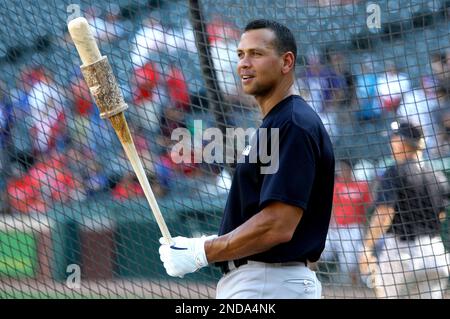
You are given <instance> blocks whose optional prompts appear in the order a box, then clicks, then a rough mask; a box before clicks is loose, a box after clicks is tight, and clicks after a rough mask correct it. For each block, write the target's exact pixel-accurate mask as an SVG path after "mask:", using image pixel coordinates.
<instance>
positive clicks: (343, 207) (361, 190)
mask: <svg viewBox="0 0 450 319" xmlns="http://www.w3.org/2000/svg"><path fill="white" fill-rule="evenodd" d="M371 202H372V197H371V194H370V189H369V184H368V183H367V182H357V181H355V182H353V181H348V182H345V181H344V180H342V179H338V180H336V182H335V185H334V196H333V214H334V217H335V220H336V224H338V225H347V224H361V223H364V222H365V221H366V208H367V206H369V205H370V204H371Z"/></svg>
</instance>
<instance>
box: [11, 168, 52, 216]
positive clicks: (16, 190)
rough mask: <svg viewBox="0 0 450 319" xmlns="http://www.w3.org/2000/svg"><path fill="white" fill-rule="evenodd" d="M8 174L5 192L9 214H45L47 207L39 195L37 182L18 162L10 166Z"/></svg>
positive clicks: (39, 190)
mask: <svg viewBox="0 0 450 319" xmlns="http://www.w3.org/2000/svg"><path fill="white" fill-rule="evenodd" d="M10 174H11V178H10V179H9V180H8V183H7V186H6V190H7V194H8V202H9V205H10V209H11V212H12V213H22V214H31V213H44V212H46V210H47V206H48V205H47V203H46V202H45V200H44V198H43V196H42V194H41V189H40V182H39V180H37V179H35V178H33V177H32V176H31V175H29V174H27V173H26V171H25V169H24V168H23V166H22V165H20V164H19V163H18V162H15V163H13V165H11V170H10Z"/></svg>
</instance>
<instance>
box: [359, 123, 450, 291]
mask: <svg viewBox="0 0 450 319" xmlns="http://www.w3.org/2000/svg"><path fill="white" fill-rule="evenodd" d="M423 146H424V141H423V132H422V129H421V127H420V126H415V125H414V124H411V123H409V122H400V123H399V122H394V123H393V134H392V136H391V147H392V152H393V156H394V159H395V165H394V166H391V167H389V168H388V169H387V170H386V172H385V173H384V176H383V177H382V179H381V181H380V186H379V190H378V191H377V192H376V200H375V204H376V210H375V213H374V215H373V217H372V218H371V221H370V225H369V229H368V230H367V234H366V236H365V240H364V242H363V245H364V253H363V254H362V255H361V257H360V270H361V273H362V274H368V273H369V271H371V272H372V273H373V269H376V272H375V273H374V275H373V276H372V277H373V281H372V284H373V285H374V288H375V289H376V293H377V297H381V298H406V297H414V298H418V297H419V298H442V297H443V293H444V291H445V289H446V287H447V283H448V276H449V270H448V262H449V260H450V259H449V255H448V254H447V253H446V251H445V248H444V245H443V243H442V240H441V238H440V222H441V220H443V219H444V218H445V206H446V200H445V195H448V182H447V180H446V179H445V176H444V175H443V174H441V173H438V172H434V171H433V170H432V169H431V168H430V167H428V166H427V165H424V163H423V162H421V151H422V148H423ZM382 236H384V246H383V247H382V250H381V252H380V253H379V258H378V265H377V260H376V257H374V255H373V250H374V243H376V242H377V241H378V239H380V238H381V237H382Z"/></svg>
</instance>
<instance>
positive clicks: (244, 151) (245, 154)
mask: <svg viewBox="0 0 450 319" xmlns="http://www.w3.org/2000/svg"><path fill="white" fill-rule="evenodd" d="M251 149H252V146H251V145H247V146H246V147H245V148H244V150H243V151H242V155H244V156H247V155H248V154H250V150H251Z"/></svg>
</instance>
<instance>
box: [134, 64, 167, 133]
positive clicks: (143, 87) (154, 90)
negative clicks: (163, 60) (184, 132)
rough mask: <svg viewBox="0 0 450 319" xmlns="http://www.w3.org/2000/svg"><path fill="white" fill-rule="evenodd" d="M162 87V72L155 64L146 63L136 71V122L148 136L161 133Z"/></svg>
mask: <svg viewBox="0 0 450 319" xmlns="http://www.w3.org/2000/svg"><path fill="white" fill-rule="evenodd" d="M162 86H163V85H162V83H160V70H159V69H158V67H157V65H156V64H155V63H153V62H146V63H145V64H144V65H143V66H142V67H138V68H137V69H136V70H135V74H134V77H133V78H132V89H133V97H132V98H133V101H132V104H133V106H134V108H135V118H134V122H135V123H136V126H138V127H141V128H142V129H143V130H144V131H145V134H146V135H148V134H150V133H155V132H158V131H159V126H160V118H161V112H162V107H163V101H164V100H162V99H161V93H163V92H162V91H163V87H162Z"/></svg>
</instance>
